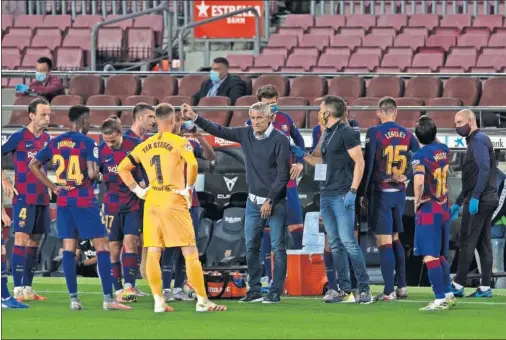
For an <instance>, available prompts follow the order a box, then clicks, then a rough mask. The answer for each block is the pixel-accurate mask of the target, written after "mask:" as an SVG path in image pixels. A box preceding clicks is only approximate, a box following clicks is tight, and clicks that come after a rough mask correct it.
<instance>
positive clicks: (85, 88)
mask: <svg viewBox="0 0 506 340" xmlns="http://www.w3.org/2000/svg"><path fill="white" fill-rule="evenodd" d="M102 93H104V79H103V78H102V77H100V76H96V75H77V76H73V77H72V78H71V79H70V84H69V90H68V94H75V95H78V96H81V97H82V98H83V100H84V102H86V101H87V100H88V98H89V97H91V96H94V95H98V94H102Z"/></svg>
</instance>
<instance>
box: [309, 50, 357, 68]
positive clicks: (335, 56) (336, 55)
mask: <svg viewBox="0 0 506 340" xmlns="http://www.w3.org/2000/svg"><path fill="white" fill-rule="evenodd" d="M349 59H350V50H349V49H348V48H345V47H343V48H341V47H332V48H328V49H327V50H326V52H325V53H323V54H322V55H321V56H320V59H318V67H332V68H334V71H336V70H337V71H339V70H341V69H342V68H343V67H346V66H348V61H349ZM313 71H314V69H313Z"/></svg>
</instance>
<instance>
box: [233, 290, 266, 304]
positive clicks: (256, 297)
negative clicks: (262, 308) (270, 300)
mask: <svg viewBox="0 0 506 340" xmlns="http://www.w3.org/2000/svg"><path fill="white" fill-rule="evenodd" d="M263 299H264V298H263V296H262V294H260V293H258V292H252V291H249V292H247V293H246V296H245V297H243V298H242V299H240V300H239V302H262V300H263Z"/></svg>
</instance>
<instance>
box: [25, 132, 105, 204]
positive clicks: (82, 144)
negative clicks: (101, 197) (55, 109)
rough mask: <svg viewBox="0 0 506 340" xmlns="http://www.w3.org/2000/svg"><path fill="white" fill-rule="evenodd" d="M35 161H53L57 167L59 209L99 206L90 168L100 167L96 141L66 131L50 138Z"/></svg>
mask: <svg viewBox="0 0 506 340" xmlns="http://www.w3.org/2000/svg"><path fill="white" fill-rule="evenodd" d="M35 158H36V159H37V160H39V162H41V163H42V164H45V163H47V162H49V161H52V162H53V165H54V166H55V167H56V183H57V185H58V186H60V187H61V188H62V190H61V191H60V193H59V194H58V199H57V202H56V203H57V206H58V207H78V208H90V207H92V206H93V205H95V204H97V199H96V197H95V194H94V193H93V183H92V180H91V179H90V177H89V176H88V165H87V162H95V163H97V164H98V146H97V143H95V141H94V140H93V139H91V138H90V137H88V136H85V135H83V134H82V133H80V132H76V131H69V132H65V133H63V134H61V135H59V136H58V137H55V138H53V139H51V140H50V141H49V143H48V144H47V145H46V147H45V148H43V149H42V150H40V151H39V153H37V155H36V156H35Z"/></svg>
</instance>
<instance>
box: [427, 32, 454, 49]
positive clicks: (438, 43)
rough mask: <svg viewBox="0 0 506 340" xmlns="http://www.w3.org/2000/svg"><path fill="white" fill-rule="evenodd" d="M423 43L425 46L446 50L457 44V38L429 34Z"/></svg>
mask: <svg viewBox="0 0 506 340" xmlns="http://www.w3.org/2000/svg"><path fill="white" fill-rule="evenodd" d="M425 45H426V46H427V47H437V48H441V49H443V50H444V51H445V52H447V51H448V50H450V48H451V47H453V46H455V45H457V38H456V37H454V36H449V35H431V36H429V37H428V38H427V42H426V44H425Z"/></svg>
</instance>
